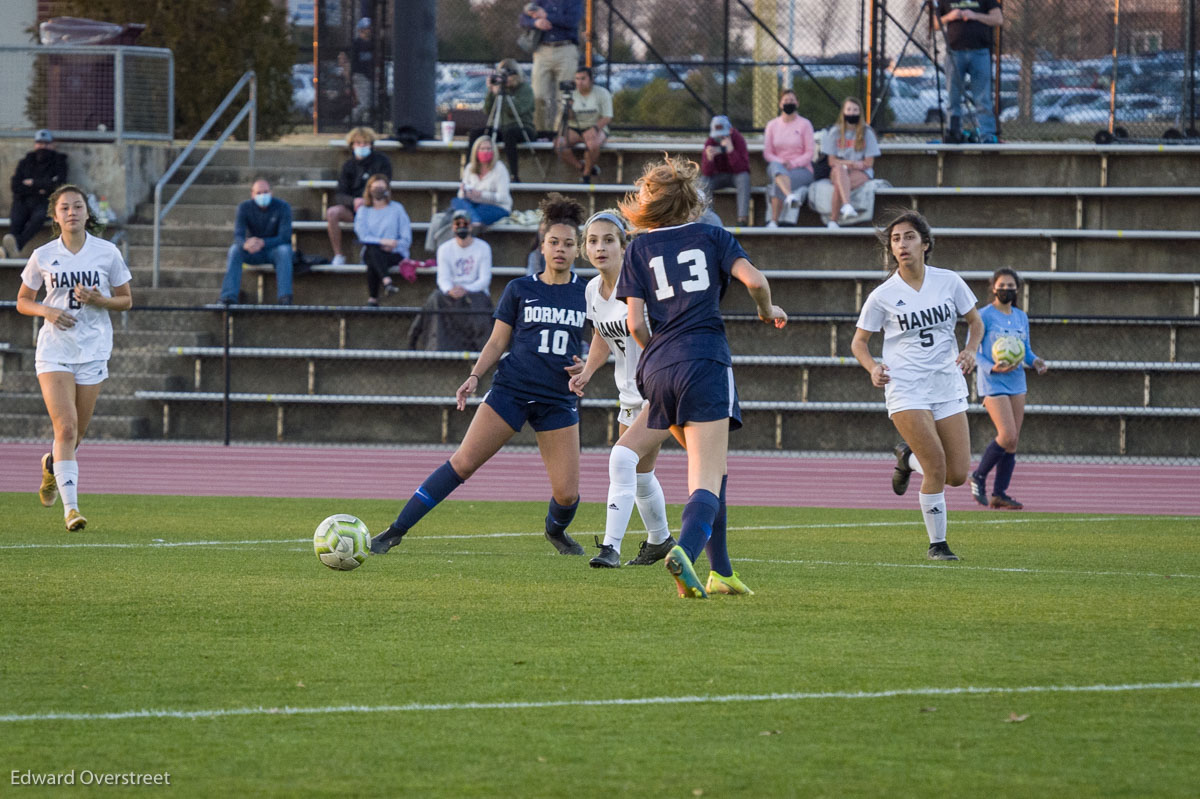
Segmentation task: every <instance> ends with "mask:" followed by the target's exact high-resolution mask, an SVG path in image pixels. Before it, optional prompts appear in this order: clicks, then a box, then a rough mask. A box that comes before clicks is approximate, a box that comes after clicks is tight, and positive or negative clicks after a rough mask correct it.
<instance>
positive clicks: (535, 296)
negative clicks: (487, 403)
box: [492, 272, 587, 402]
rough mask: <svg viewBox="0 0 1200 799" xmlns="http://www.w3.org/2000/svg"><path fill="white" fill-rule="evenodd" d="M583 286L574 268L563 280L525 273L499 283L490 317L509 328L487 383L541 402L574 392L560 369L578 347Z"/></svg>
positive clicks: (584, 308)
mask: <svg viewBox="0 0 1200 799" xmlns="http://www.w3.org/2000/svg"><path fill="white" fill-rule="evenodd" d="M586 288H587V286H586V284H585V283H584V282H583V281H582V280H580V279H579V276H578V275H576V274H575V273H574V272H572V273H571V279H570V281H568V282H567V283H558V284H554V285H549V284H547V283H543V282H542V281H541V280H539V279H538V277H537V275H528V276H526V277H519V278H517V279H515V280H513V281H512V282H511V283H509V284H508V285H507V286H505V287H504V294H503V295H502V296H501V297H500V302H499V303H498V304H497V305H496V312H495V313H494V314H492V317H493V318H494V319H499V320H500V321H501V322H504V323H505V324H508V325H511V326H512V329H513V332H512V341H511V343H510V344H509V348H508V352H507V353H505V354H504V356H503V357H502V358H501V359H500V363H499V364H497V365H496V377H495V378H494V379H493V380H492V385H494V386H499V387H501V388H504V389H505V390H507V391H509V392H510V393H512V394H514V395H516V396H518V397H525V398H527V399H530V400H538V401H542V402H561V401H562V400H564V399H568V398H573V397H574V396H575V395H574V394H572V393H571V389H570V388H569V386H568V383H569V382H570V380H571V378H570V375H568V374H567V372H566V369H565V367H567V366H570V365H571V364H572V363H573V362H574V356H577V355H580V354H581V353H582V351H583V326H584V322H585V321H586V320H587V299H586V298H585V291H586Z"/></svg>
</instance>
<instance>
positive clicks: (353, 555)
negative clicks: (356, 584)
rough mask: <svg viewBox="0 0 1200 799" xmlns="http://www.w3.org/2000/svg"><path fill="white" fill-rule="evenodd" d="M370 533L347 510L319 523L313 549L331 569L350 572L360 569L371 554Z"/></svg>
mask: <svg viewBox="0 0 1200 799" xmlns="http://www.w3.org/2000/svg"><path fill="white" fill-rule="evenodd" d="M370 546H371V532H370V531H369V530H368V529H367V526H366V525H365V524H363V523H362V522H361V521H360V520H359V519H357V518H355V517H354V516H351V515H350V514H348V513H335V514H334V515H332V516H330V517H329V518H328V519H326V520H325V521H323V522H321V523H320V524H318V525H317V531H316V532H315V533H313V550H314V551H315V552H316V553H317V557H318V558H319V559H320V560H321V562H322V563H324V564H325V565H326V566H328V567H329V568H331V569H336V570H337V571H343V572H348V571H350V570H351V569H357V568H358V567H359V566H361V565H362V562H363V561H364V560H366V559H367V555H369V554H370Z"/></svg>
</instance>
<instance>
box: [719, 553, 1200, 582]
mask: <svg viewBox="0 0 1200 799" xmlns="http://www.w3.org/2000/svg"><path fill="white" fill-rule="evenodd" d="M735 560H737V562H738V563H775V564H782V565H799V566H803V565H811V566H862V567H866V568H874V569H953V570H955V571H985V572H1011V573H1015V574H1063V575H1077V576H1082V577H1157V578H1159V579H1165V578H1171V579H1174V578H1176V577H1181V578H1184V579H1189V580H1195V579H1200V574H1181V573H1179V572H1105V571H1085V570H1080V569H1025V568H1020V567H1015V566H1011V567H1005V566H968V565H967V564H965V563H962V562H961V561H960V562H959V563H956V564H955V565H953V566H947V565H945V564H944V563H886V562H882V561H880V562H870V561H851V560H775V559H771V558H735Z"/></svg>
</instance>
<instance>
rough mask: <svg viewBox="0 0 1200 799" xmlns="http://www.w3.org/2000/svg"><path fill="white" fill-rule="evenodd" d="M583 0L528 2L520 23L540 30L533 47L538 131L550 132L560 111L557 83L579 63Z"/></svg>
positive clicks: (569, 74)
mask: <svg viewBox="0 0 1200 799" xmlns="http://www.w3.org/2000/svg"><path fill="white" fill-rule="evenodd" d="M582 21H583V0H538V2H536V3H527V4H526V5H525V9H524V11H523V12H522V13H521V18H520V22H519V24H520V26H521V27H522V28H524V29H530V28H532V29H535V30H539V31H541V32H542V38H541V41H540V42H539V43H538V45H537V47H535V48H534V50H533V76H532V78H531V82H532V83H533V96H534V99H535V100H536V104H535V108H534V114H533V122H534V125H535V126H536V127H537V129H538V130H539V131H547V132H549V131H552V130H553V127H552V126H553V125H554V122H555V120H556V119H558V114H559V97H558V85H559V83H561V82H562V81H565V80H568V79H569V78H570V77H571V72H572V70H574V69H575V65H576V64H578V63H579V23H580V22H582Z"/></svg>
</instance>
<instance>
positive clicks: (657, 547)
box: [625, 536, 679, 566]
mask: <svg viewBox="0 0 1200 799" xmlns="http://www.w3.org/2000/svg"><path fill="white" fill-rule="evenodd" d="M678 543H679V542H678V541H676V540H675V537H674V536H667V540H666V541H663V542H662V543H661V544H651V543H650V542H649V541H643V542H642V546H641V548H640V549H638V553H637V557H636V558H634V559H633V560H627V561H625V565H626V566H652V565H654V564H655V563H658V562H659V561H660V560H662V559H663V558H665V557H666V556H667V553H668V552H670V551H671V550H672V549H674V548H675V546H676V545H677V544H678Z"/></svg>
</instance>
